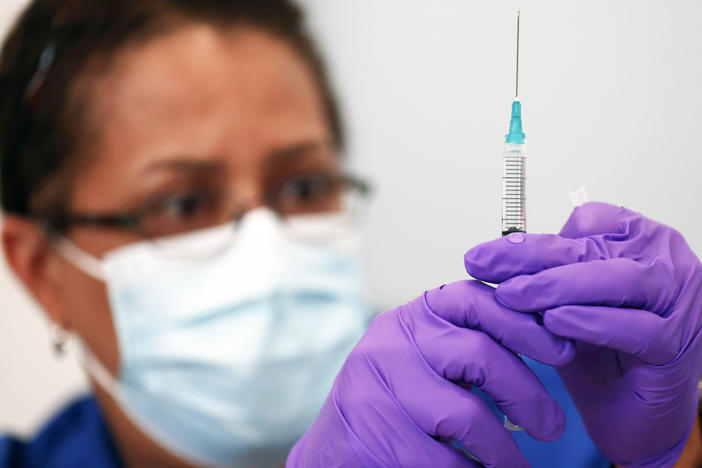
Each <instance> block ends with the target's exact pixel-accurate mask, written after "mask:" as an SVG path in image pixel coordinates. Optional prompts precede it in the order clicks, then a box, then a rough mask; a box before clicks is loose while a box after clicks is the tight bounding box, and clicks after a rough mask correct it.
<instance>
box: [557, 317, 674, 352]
mask: <svg viewBox="0 0 702 468" xmlns="http://www.w3.org/2000/svg"><path fill="white" fill-rule="evenodd" d="M544 325H545V326H546V328H548V329H549V330H550V331H552V332H553V333H556V334H558V335H561V336H565V337H568V338H573V339H576V340H582V341H585V342H587V343H591V344H594V345H599V346H606V347H608V348H612V349H616V350H617V351H622V352H624V353H629V354H633V355H635V356H637V357H638V358H639V359H641V360H642V361H644V362H646V363H649V364H653V365H663V364H666V363H668V362H670V361H671V360H673V359H674V358H675V356H676V355H677V354H678V352H679V349H680V339H679V338H678V337H676V336H674V333H671V330H673V327H671V326H669V325H670V323H669V321H668V319H665V318H663V317H660V316H658V315H656V314H654V313H653V312H649V311H646V310H638V309H621V308H616V307H605V306H563V307H557V308H555V309H551V310H547V311H546V312H545V313H544Z"/></svg>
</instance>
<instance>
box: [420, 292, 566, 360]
mask: <svg viewBox="0 0 702 468" xmlns="http://www.w3.org/2000/svg"><path fill="white" fill-rule="evenodd" d="M494 292H495V290H494V289H493V288H492V287H490V286H488V285H486V284H483V283H480V282H479V281H457V282H455V283H451V284H448V285H444V286H442V287H440V288H437V289H433V290H431V291H427V292H426V293H425V295H424V297H425V301H426V303H427V306H428V307H429V309H430V310H431V311H433V312H434V313H435V314H436V315H437V316H439V317H441V318H442V319H444V320H446V321H448V322H450V323H452V324H454V325H456V326H458V327H463V328H471V329H474V330H482V331H484V332H485V333H487V334H488V335H490V336H491V337H492V338H493V339H494V340H495V341H497V342H498V343H500V344H502V345H503V346H505V347H507V348H509V349H511V350H512V351H515V352H517V353H520V354H524V355H526V356H529V357H530V358H532V359H535V360H537V361H540V362H543V363H545V364H549V365H552V366H562V365H565V364H567V363H569V362H570V361H571V360H572V359H573V358H574V356H575V348H574V346H573V343H572V342H571V341H570V340H567V339H564V338H562V337H559V336H555V335H553V334H552V333H550V332H549V331H548V330H546V329H545V328H544V327H543V326H542V325H541V324H540V323H539V319H538V317H537V316H536V315H529V314H523V313H519V312H515V311H514V310H510V309H508V308H506V307H504V306H502V305H500V304H499V303H498V302H497V301H496V300H495V295H494Z"/></svg>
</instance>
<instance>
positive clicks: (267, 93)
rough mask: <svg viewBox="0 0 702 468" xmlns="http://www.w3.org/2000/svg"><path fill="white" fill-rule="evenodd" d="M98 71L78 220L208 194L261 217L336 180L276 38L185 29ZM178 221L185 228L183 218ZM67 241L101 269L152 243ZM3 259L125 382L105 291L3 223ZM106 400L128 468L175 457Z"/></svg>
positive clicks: (121, 236) (300, 66)
mask: <svg viewBox="0 0 702 468" xmlns="http://www.w3.org/2000/svg"><path fill="white" fill-rule="evenodd" d="M96 70H97V71H95V72H94V73H92V74H86V76H84V77H83V78H81V79H80V80H79V82H78V83H77V87H76V89H78V92H79V93H80V97H81V98H82V99H83V100H84V102H85V103H87V105H86V107H85V116H84V119H83V123H84V125H83V127H82V128H84V131H83V133H82V134H81V138H82V141H81V142H80V145H79V151H78V154H77V155H76V156H77V158H76V159H75V160H76V161H77V162H78V165H77V166H76V167H77V170H76V171H75V175H74V178H73V179H72V183H71V191H70V193H69V194H68V203H67V205H68V211H69V212H70V213H115V212H131V211H133V210H135V209H137V208H138V207H140V206H143V205H144V204H145V203H150V201H152V200H155V199H161V198H163V197H164V196H166V195H168V196H171V197H173V196H175V197H176V198H177V197H178V196H181V198H182V197H186V198H187V197H188V195H190V194H192V193H200V192H202V191H208V190H209V191H218V192H222V193H226V194H227V195H228V196H229V199H232V200H235V201H239V202H240V203H242V204H246V206H247V207H248V208H252V207H254V206H256V204H257V203H260V200H262V199H264V198H265V195H266V194H268V193H271V191H274V190H275V189H279V188H280V185H281V184H283V183H284V182H286V181H287V180H289V179H290V178H299V177H300V176H303V175H304V174H305V173H319V172H324V171H333V170H335V169H336V166H337V158H336V154H335V152H334V150H333V147H332V144H331V142H332V134H331V130H330V125H329V121H328V118H327V115H326V113H325V111H324V106H323V102H322V98H321V93H320V91H319V88H318V86H317V83H316V81H315V79H314V77H313V75H312V72H311V71H310V69H309V68H308V66H307V64H306V63H305V62H304V61H303V60H302V59H301V58H300V57H299V56H298V55H297V54H296V53H295V52H294V50H293V49H292V48H291V47H290V46H289V45H287V43H286V42H285V41H284V40H281V39H278V38H276V37H274V36H272V35H270V34H267V33H265V32H262V31H260V30H257V29H255V28H247V27H243V26H241V27H237V28H235V29H231V30H226V31H225V30H220V29H215V28H213V27H210V26H206V25H202V24H193V25H190V26H183V27H181V28H180V29H177V30H174V31H172V32H170V33H164V34H162V35H161V36H158V37H155V38H153V39H151V40H149V41H147V42H146V43H143V44H140V45H137V46H131V47H127V48H125V49H124V50H122V51H121V52H118V53H117V55H116V56H115V57H114V60H113V61H112V62H111V63H110V66H109V67H108V68H107V69H96ZM173 209H174V212H175V215H176V216H177V215H178V214H179V212H178V210H179V209H181V207H179V206H178V205H177V204H176V205H175V206H174V207H173ZM185 209H187V208H185ZM232 214H233V213H232ZM66 235H67V236H68V237H70V239H71V240H72V241H73V242H74V243H76V244H77V245H78V246H79V247H80V248H82V249H83V250H85V251H87V252H88V253H90V254H92V255H94V256H96V257H102V256H103V255H104V254H105V253H106V252H107V251H110V250H112V249H114V248H117V247H120V246H123V245H126V244H129V243H133V242H139V241H141V240H143V238H142V237H141V236H140V235H138V234H136V233H134V232H129V231H125V230H118V229H115V228H106V227H102V228H98V227H74V228H72V229H70V230H69V231H68V232H67V233H66ZM3 247H4V249H5V253H6V256H7V259H8V261H9V263H10V264H11V266H12V268H13V269H14V270H15V272H16V273H17V275H18V276H19V277H20V278H21V279H22V280H23V282H24V283H25V285H26V286H27V287H28V289H29V290H30V291H31V292H32V293H33V295H34V297H35V298H36V299H37V300H38V301H39V302H40V303H41V305H42V306H43V308H44V310H45V311H46V312H47V314H48V315H49V316H50V318H51V319H52V320H53V321H54V322H57V323H58V324H59V325H61V326H63V327H65V328H67V329H69V330H71V331H73V332H75V333H77V334H78V335H79V336H80V337H81V338H82V340H83V341H84V343H85V344H87V345H88V347H89V348H90V349H91V350H92V352H93V354H94V355H95V356H96V357H97V358H98V359H99V360H100V361H101V362H102V363H103V364H104V365H105V367H106V368H107V369H108V370H109V371H110V372H112V374H113V375H117V374H118V369H119V350H118V344H117V339H116V336H115V331H114V327H113V322H112V318H111V315H110V306H109V301H108V296H107V290H106V286H105V284H104V283H103V282H101V281H99V280H96V279H94V278H93V277H91V276H88V275H87V274H85V273H83V272H82V271H80V270H79V269H77V268H76V267H74V266H73V265H72V264H70V263H69V262H68V261H66V260H65V259H64V258H63V257H62V256H61V255H59V254H58V253H57V252H56V251H55V249H53V248H52V246H51V245H50V244H49V242H48V241H47V240H46V238H45V237H44V236H42V235H41V234H40V230H39V229H38V228H37V227H36V226H35V225H34V224H33V223H31V222H28V221H26V220H24V219H23V218H20V217H17V216H11V215H9V216H7V217H6V218H5V220H4V224H3ZM97 390H98V397H99V398H100V399H101V400H102V403H103V409H104V410H105V411H106V415H107V417H108V420H109V421H110V424H111V426H112V429H113V435H115V437H116V439H117V442H118V445H119V446H120V449H121V451H122V452H123V453H122V455H123V456H124V457H125V459H126V461H128V462H129V461H130V460H131V461H132V462H133V463H134V464H137V465H138V464H143V463H142V462H144V463H147V464H148V463H151V462H153V461H154V460H159V459H158V456H166V455H163V454H162V453H161V455H157V456H156V458H153V453H154V452H159V451H160V449H158V448H156V447H155V446H154V445H153V443H151V442H149V441H148V439H147V438H145V437H143V436H139V435H138V431H137V430H135V428H134V427H133V426H131V424H130V423H129V422H128V421H127V420H126V419H125V418H124V415H123V414H121V412H120V411H119V410H118V409H116V408H117V407H116V406H115V404H114V401H112V400H111V399H110V397H109V396H107V394H106V393H104V392H102V391H100V389H99V387H98V388H97ZM130 452H131V453H130ZM149 452H150V453H151V455H149ZM150 457H151V458H150ZM135 460H136V461H135ZM149 460H150V461H149ZM158 463H169V464H170V463H175V462H174V461H173V460H169V459H167V458H166V459H163V458H162V459H160V461H159V462H158Z"/></svg>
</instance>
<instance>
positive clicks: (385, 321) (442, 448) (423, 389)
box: [286, 281, 574, 468]
mask: <svg viewBox="0 0 702 468" xmlns="http://www.w3.org/2000/svg"><path fill="white" fill-rule="evenodd" d="M507 348H509V349H512V350H514V351H517V352H520V353H523V354H526V355H528V356H531V357H533V358H534V359H537V360H540V361H542V362H546V363H550V364H554V365H563V364H565V363H567V362H568V361H569V360H570V359H572V358H573V355H574V349H573V344H572V342H571V341H570V340H567V339H564V338H560V337H556V336H554V335H553V334H551V333H549V332H548V331H547V330H546V329H545V328H544V327H543V326H541V325H539V323H538V321H537V319H536V317H534V316H532V315H528V314H522V313H520V312H514V311H511V310H509V309H507V308H505V307H502V306H500V305H499V304H498V303H497V302H496V301H495V298H494V289H493V288H492V287H490V286H487V285H485V284H482V283H479V282H477V281H459V282H456V283H452V284H449V285H447V286H442V287H441V288H438V289H434V290H431V291H427V292H426V293H424V295H422V296H420V297H418V298H417V299H415V300H413V301H411V302H409V303H407V304H405V305H403V306H400V307H398V308H396V309H393V310H390V311H388V312H385V313H383V314H381V315H379V316H378V317H376V318H375V319H374V320H373V322H372V323H371V325H370V326H369V328H368V330H367V331H366V333H365V335H364V336H363V338H361V340H360V341H359V342H358V344H357V345H356V347H355V348H354V349H353V350H352V351H351V353H350V354H349V356H348V358H347V360H346V362H345V363H344V365H343V367H342V369H341V371H340V372H339V374H338V375H337V377H336V380H335V381H334V385H333V387H332V390H331V392H330V394H329V396H328V397H327V400H326V402H325V403H324V406H323V408H322V410H321V411H320V413H319V415H318V416H317V419H316V420H315V422H314V424H313V425H312V426H311V427H310V429H309V430H308V431H307V433H306V434H305V435H304V437H303V438H302V439H301V440H300V441H299V442H298V443H297V445H295V447H294V448H293V450H292V451H291V452H290V455H289V457H288V461H287V464H286V466H287V467H288V468H302V467H305V468H307V467H324V468H328V467H353V468H356V467H361V466H362V467H398V466H401V467H427V466H440V467H471V466H478V465H477V464H476V463H474V462H473V461H471V460H470V459H469V458H467V457H466V456H465V455H464V454H462V453H461V452H459V451H458V450H456V449H455V448H453V447H451V446H450V445H449V443H448V442H449V441H451V440H455V441H458V442H460V443H461V444H462V445H463V446H465V447H466V448H468V449H469V450H470V451H472V452H473V453H474V454H475V455H476V456H477V457H479V458H480V459H481V460H482V462H483V463H484V464H485V466H489V467H509V468H516V467H524V466H529V464H528V462H527V460H526V458H525V457H524V455H522V453H521V452H520V451H519V449H518V448H517V445H516V444H515V442H514V440H513V439H512V437H511V436H510V434H509V432H508V431H507V430H506V429H505V428H504V427H503V426H502V423H501V422H500V421H499V420H498V418H496V417H495V415H494V414H493V413H492V412H491V410H490V409H489V407H488V406H487V405H486V404H485V402H484V401H482V400H481V398H480V397H479V396H477V395H475V394H474V393H472V392H471V391H470V388H471V387H472V386H473V385H475V386H476V387H479V388H480V389H482V391H483V392H485V394H487V395H488V396H489V397H490V398H492V399H493V400H494V401H495V403H496V404H497V405H498V406H499V407H500V409H501V410H502V411H503V412H504V413H505V414H506V415H508V416H509V417H510V419H511V420H512V421H514V422H515V423H517V424H520V425H521V426H523V427H524V428H525V429H526V431H527V432H528V433H529V434H530V435H531V436H532V437H535V438H537V439H539V440H545V441H550V440H554V439H556V438H558V437H559V436H560V435H561V433H562V432H563V429H564V423H565V419H564V416H563V412H562V410H561V408H560V407H559V406H558V404H557V403H556V402H555V401H553V400H552V399H551V397H549V395H548V394H547V393H546V390H545V389H544V387H543V386H542V385H541V382H539V380H538V379H537V378H536V376H535V375H534V374H533V373H532V372H531V370H530V369H529V368H528V367H527V366H526V365H525V364H524V363H523V362H522V361H521V360H520V359H519V358H518V357H517V356H515V355H514V354H513V353H512V352H511V351H510V350H509V349H507Z"/></svg>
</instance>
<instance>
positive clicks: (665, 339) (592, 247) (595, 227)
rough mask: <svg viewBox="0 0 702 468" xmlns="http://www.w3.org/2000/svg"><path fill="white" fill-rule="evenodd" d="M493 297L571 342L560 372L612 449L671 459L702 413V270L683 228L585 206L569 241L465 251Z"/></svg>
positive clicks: (573, 220) (551, 238) (528, 240)
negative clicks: (571, 353)
mask: <svg viewBox="0 0 702 468" xmlns="http://www.w3.org/2000/svg"><path fill="white" fill-rule="evenodd" d="M465 262H466V269H467V270H468V273H469V274H470V275H471V276H473V277H474V278H477V279H480V280H483V281H488V282H491V283H500V285H499V286H498V288H497V290H496V292H495V296H496V298H497V300H498V301H499V302H500V303H502V304H503V305H505V306H507V307H509V308H511V309H515V310H521V311H523V312H541V311H543V322H544V325H545V326H546V328H547V329H548V330H550V331H552V332H553V333H555V334H558V335H560V336H563V337H568V338H572V339H574V340H575V345H576V358H575V359H574V360H573V361H572V362H571V363H569V364H567V365H564V366H560V367H559V368H558V371H559V373H560V375H561V378H562V380H563V382H564V384H565V386H566V388H567V389H568V392H569V393H570V394H571V396H572V397H573V400H574V401H575V404H576V405H577V407H578V410H579V411H580V414H581V416H582V418H583V420H584V422H585V425H586V427H587V430H588V433H589V434H590V437H592V440H593V441H594V442H595V444H596V445H597V447H598V448H599V449H600V450H601V451H602V453H603V454H604V455H605V456H607V457H609V459H610V460H612V461H613V462H615V463H617V464H621V465H626V466H630V467H654V466H655V467H661V466H671V465H673V464H674V463H675V461H676V460H677V459H678V458H679V457H680V454H681V452H682V450H683V448H684V446H685V444H686V441H687V439H688V436H689V434H690V430H691V428H692V424H693V421H694V418H695V415H696V413H697V411H696V408H697V403H698V390H697V382H698V380H699V378H700V372H702V338H701V334H700V330H701V329H702V265H701V264H700V262H699V260H698V259H697V257H696V256H695V254H694V253H693V252H692V251H691V250H690V248H689V247H688V245H687V244H686V242H685V240H684V239H683V237H682V236H681V235H680V234H679V233H678V232H676V231H675V230H673V229H671V228H669V227H666V226H664V225H662V224H660V223H657V222H655V221H652V220H650V219H647V218H645V217H644V216H642V215H640V214H638V213H635V212H633V211H629V210H627V209H624V208H618V207H615V206H612V205H608V204H604V203H589V204H586V205H584V206H582V207H579V208H576V209H575V211H574V212H573V214H572V215H571V217H570V219H569V220H568V222H567V223H566V225H565V226H564V227H563V229H562V231H561V233H560V235H559V236H556V235H533V234H513V235H512V237H508V238H504V239H497V240H494V241H492V242H488V243H485V244H482V245H479V246H477V247H475V248H473V249H471V250H470V251H468V253H467V254H466V256H465Z"/></svg>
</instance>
